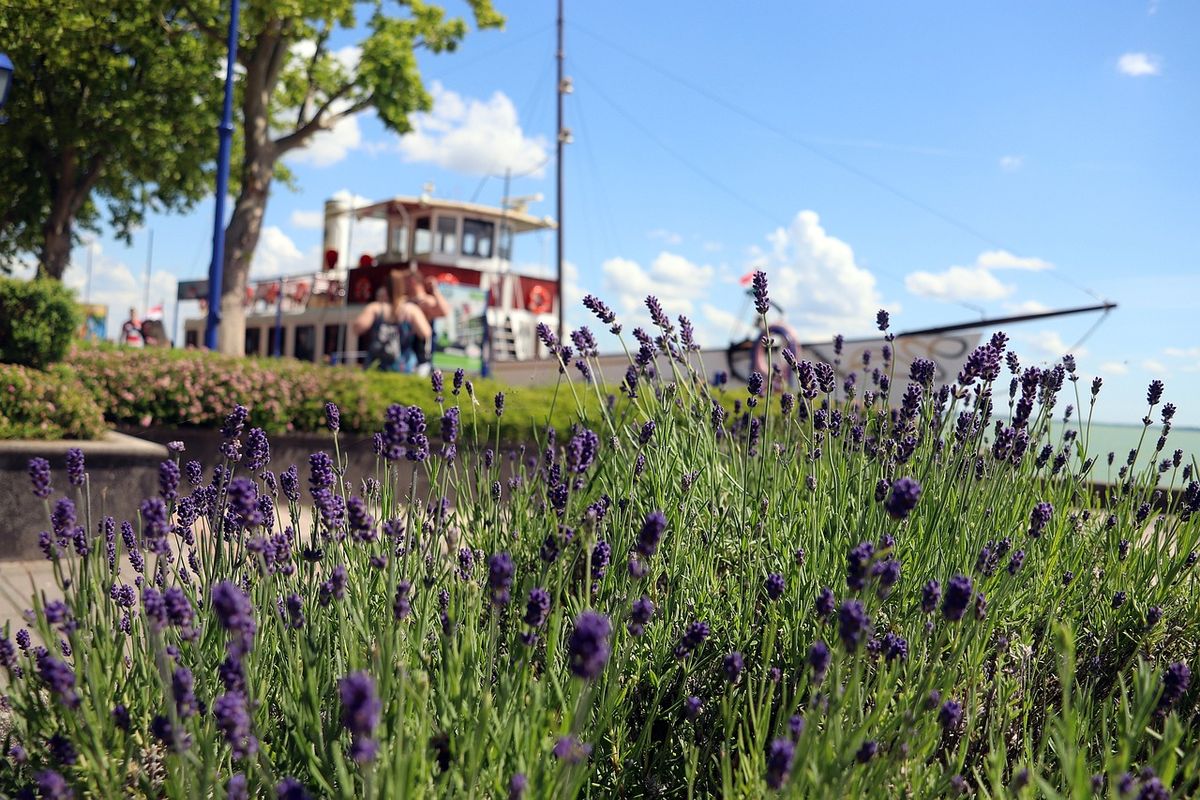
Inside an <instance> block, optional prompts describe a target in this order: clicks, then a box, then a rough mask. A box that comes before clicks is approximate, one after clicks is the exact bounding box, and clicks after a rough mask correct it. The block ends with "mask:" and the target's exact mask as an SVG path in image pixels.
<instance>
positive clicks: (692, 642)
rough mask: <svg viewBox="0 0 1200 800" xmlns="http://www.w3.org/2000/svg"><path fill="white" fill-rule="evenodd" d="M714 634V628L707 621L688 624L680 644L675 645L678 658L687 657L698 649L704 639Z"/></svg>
mask: <svg viewBox="0 0 1200 800" xmlns="http://www.w3.org/2000/svg"><path fill="white" fill-rule="evenodd" d="M711 634H712V628H710V627H709V625H708V623H707V622H693V623H692V624H690V625H688V627H687V629H686V630H685V631H684V632H683V636H682V637H681V638H680V640H679V644H678V645H676V646H675V657H676V658H681V659H682V658H687V657H688V656H689V655H691V654H692V652H693V651H694V650H696V649H697V648H698V647H700V645H702V644H704V641H705V640H706V639H707V638H708V637H709V636H710V635H711Z"/></svg>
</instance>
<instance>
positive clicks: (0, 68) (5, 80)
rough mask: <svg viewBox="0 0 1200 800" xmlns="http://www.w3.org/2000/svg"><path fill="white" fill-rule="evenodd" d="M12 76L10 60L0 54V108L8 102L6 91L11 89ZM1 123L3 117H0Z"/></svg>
mask: <svg viewBox="0 0 1200 800" xmlns="http://www.w3.org/2000/svg"><path fill="white" fill-rule="evenodd" d="M12 76H13V63H12V59H11V58H9V57H8V56H7V55H5V54H4V53H0V108H4V103H5V102H6V101H7V100H8V90H9V89H11V88H12ZM3 121H4V119H3V117H0V122H3Z"/></svg>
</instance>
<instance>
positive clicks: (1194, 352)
mask: <svg viewBox="0 0 1200 800" xmlns="http://www.w3.org/2000/svg"><path fill="white" fill-rule="evenodd" d="M1163 352H1164V353H1165V354H1167V355H1168V356H1171V357H1172V358H1200V347H1168V348H1167V349H1165V350H1163Z"/></svg>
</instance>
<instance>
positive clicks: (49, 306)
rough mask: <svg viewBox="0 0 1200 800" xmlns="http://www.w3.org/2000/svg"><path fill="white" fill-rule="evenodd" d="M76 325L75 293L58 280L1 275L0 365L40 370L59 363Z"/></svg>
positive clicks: (78, 315)
mask: <svg viewBox="0 0 1200 800" xmlns="http://www.w3.org/2000/svg"><path fill="white" fill-rule="evenodd" d="M79 322H80V314H79V307H78V305H77V304H76V300H75V294H74V292H72V291H71V290H70V289H68V288H67V287H65V286H63V284H62V282H61V281H55V280H50V279H49V278H39V279H37V280H32V281H27V280H17V279H15V278H6V277H4V276H2V275H0V363H6V364H22V365H24V366H27V367H35V368H38V369H41V368H42V367H45V366H46V365H47V364H53V363H55V362H57V361H60V360H62V357H63V356H64V355H66V352H67V348H68V347H70V344H71V338H72V337H73V336H74V335H75V331H76V330H77V329H78V328H79Z"/></svg>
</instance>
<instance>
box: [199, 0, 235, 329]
mask: <svg viewBox="0 0 1200 800" xmlns="http://www.w3.org/2000/svg"><path fill="white" fill-rule="evenodd" d="M237 33H238V0H229V40H228V44H227V45H226V56H225V62H226V63H225V106H224V109H223V110H222V112H221V124H220V125H219V126H218V127H217V133H218V137H219V140H220V144H219V146H218V148H217V196H216V202H215V206H216V208H215V209H214V212H213V213H214V216H215V219H214V220H213V250H212V261H211V262H209V265H208V319H207V321H206V322H205V326H204V346H205V347H207V348H208V349H209V350H216V349H217V328H219V327H220V325H221V279H222V278H223V277H224V276H223V274H222V272H223V269H224V265H225V195H226V194H227V193H228V191H229V148H230V145H231V144H232V141H233V68H234V65H235V64H236V63H237Z"/></svg>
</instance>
